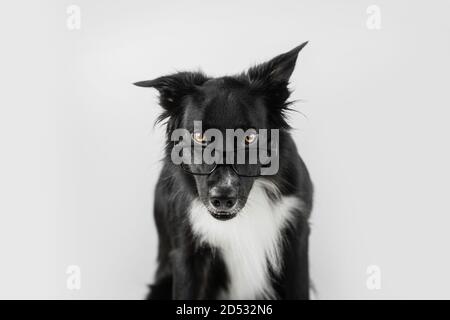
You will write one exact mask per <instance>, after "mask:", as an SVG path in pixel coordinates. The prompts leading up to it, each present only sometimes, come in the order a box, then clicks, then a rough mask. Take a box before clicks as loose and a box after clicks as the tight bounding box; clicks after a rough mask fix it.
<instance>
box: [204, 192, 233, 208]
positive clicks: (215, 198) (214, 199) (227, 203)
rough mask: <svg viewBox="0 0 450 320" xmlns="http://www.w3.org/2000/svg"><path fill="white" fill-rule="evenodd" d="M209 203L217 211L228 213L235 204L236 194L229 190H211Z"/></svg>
mask: <svg viewBox="0 0 450 320" xmlns="http://www.w3.org/2000/svg"><path fill="white" fill-rule="evenodd" d="M209 202H210V203H211V205H212V206H213V207H214V208H215V209H217V210H219V211H228V210H230V209H231V208H233V207H234V205H235V204H236V202H237V194H236V192H235V191H234V190H233V189H231V188H213V189H212V190H211V192H210V196H209Z"/></svg>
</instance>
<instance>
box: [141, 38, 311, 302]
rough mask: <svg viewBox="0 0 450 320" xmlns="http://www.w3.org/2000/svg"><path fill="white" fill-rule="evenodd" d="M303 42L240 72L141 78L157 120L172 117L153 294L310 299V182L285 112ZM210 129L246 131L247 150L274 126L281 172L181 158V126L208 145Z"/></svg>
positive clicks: (159, 191) (159, 195)
mask: <svg viewBox="0 0 450 320" xmlns="http://www.w3.org/2000/svg"><path fill="white" fill-rule="evenodd" d="M306 44H307V42H305V43H303V44H301V45H300V46H298V47H296V48H294V49H293V50H291V51H289V52H286V53H284V54H281V55H279V56H277V57H275V58H273V59H272V60H270V61H268V62H265V63H262V64H259V65H256V66H254V67H252V68H250V69H248V70H247V71H246V72H244V73H242V74H239V75H235V76H225V77H220V78H212V77H208V76H206V75H205V74H203V73H200V72H178V73H175V74H171V75H167V76H162V77H159V78H157V79H154V80H148V81H141V82H137V83H135V85H137V86H140V87H150V88H155V89H156V90H158V91H159V98H160V105H161V107H162V109H163V112H162V114H161V115H160V117H159V118H158V121H166V125H167V130H166V134H167V136H166V140H167V143H166V148H165V158H164V165H163V169H162V172H161V174H160V177H159V181H158V183H157V186H156V191H155V203H154V217H155V223H156V226H157V230H158V236H159V247H158V267H157V271H156V275H155V280H154V283H153V284H152V285H151V286H150V293H149V295H148V298H149V299H308V298H309V289H310V286H309V271H308V236H309V224H308V219H309V216H310V212H311V209H312V198H313V187H312V182H311V180H310V177H309V174H308V171H307V168H306V166H305V164H304V162H303V161H302V159H301V158H300V156H299V154H298V152H297V148H296V146H295V143H294V141H293V139H292V137H291V135H290V133H289V129H290V127H289V125H288V123H287V120H286V113H287V111H289V110H290V107H291V105H292V102H290V101H289V96H290V90H289V88H288V84H289V79H290V76H291V74H292V72H293V70H294V67H295V63H296V60H297V56H298V53H299V52H300V51H301V50H302V49H303V47H304V46H305V45H306ZM196 121H197V122H201V125H202V129H201V130H197V129H196V128H195V126H194V122H196ZM212 128H214V129H215V130H216V131H219V132H222V133H225V132H226V131H227V130H229V129H233V130H236V129H242V130H245V132H246V133H245V135H244V137H243V140H244V141H243V143H242V145H243V146H244V148H245V147H248V146H249V145H250V144H252V143H253V142H254V141H255V140H257V139H258V138H259V132H260V130H261V129H266V130H277V132H278V136H277V140H278V141H277V144H276V150H272V149H271V152H272V153H273V154H276V155H277V158H278V164H277V172H275V173H272V174H266V175H264V174H261V170H262V168H263V167H264V165H263V164H261V163H259V162H257V163H253V164H248V163H244V164H236V165H234V164H229V163H228V162H227V163H223V162H217V163H212V164H211V163H208V164H205V163H194V164H193V163H192V162H191V163H182V164H179V163H178V164H177V163H175V162H174V160H173V154H174V153H173V151H174V148H175V146H176V145H177V144H176V143H175V142H174V141H173V139H172V137H173V133H174V131H175V130H179V129H183V130H185V131H186V132H188V133H190V135H189V139H191V140H192V142H193V144H194V145H200V146H201V147H202V148H203V147H205V145H208V143H210V142H212V139H210V138H209V137H208V136H207V135H206V134H205V130H207V129H212ZM237 140H239V139H237ZM239 143H240V142H239V141H237V144H239ZM239 145H241V144H239ZM271 146H272V144H271ZM228 151H229V150H228V149H227V150H225V151H224V152H228ZM184 153H186V154H188V153H190V152H189V151H187V152H186V148H184V149H183V151H182V152H181V154H184ZM215 153H217V150H216V152H215ZM218 154H221V152H218Z"/></svg>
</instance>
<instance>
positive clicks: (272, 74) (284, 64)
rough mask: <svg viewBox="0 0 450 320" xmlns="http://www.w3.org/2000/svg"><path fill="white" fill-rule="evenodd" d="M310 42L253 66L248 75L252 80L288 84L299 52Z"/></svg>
mask: <svg viewBox="0 0 450 320" xmlns="http://www.w3.org/2000/svg"><path fill="white" fill-rule="evenodd" d="M307 44H308V41H306V42H304V43H302V44H301V45H299V46H298V47H295V48H294V49H292V50H291V51H288V52H286V53H283V54H280V55H279V56H276V57H275V58H273V59H272V60H270V61H268V62H265V63H262V64H260V65H257V66H255V67H252V68H250V69H249V70H248V72H247V76H248V78H249V80H250V81H257V82H260V81H262V82H266V83H267V82H270V83H278V84H287V83H288V82H289V78H290V77H291V75H292V72H293V71H294V68H295V62H296V61H297V56H298V53H299V52H300V51H301V50H302V49H303V48H304V47H305V46H306V45H307Z"/></svg>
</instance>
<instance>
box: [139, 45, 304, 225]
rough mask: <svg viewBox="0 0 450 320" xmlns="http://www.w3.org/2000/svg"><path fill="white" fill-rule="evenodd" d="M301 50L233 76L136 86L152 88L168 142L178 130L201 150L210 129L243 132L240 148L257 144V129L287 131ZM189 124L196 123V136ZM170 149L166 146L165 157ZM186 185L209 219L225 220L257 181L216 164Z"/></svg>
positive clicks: (172, 78) (185, 75)
mask: <svg viewBox="0 0 450 320" xmlns="http://www.w3.org/2000/svg"><path fill="white" fill-rule="evenodd" d="M305 45H306V43H303V44H302V45H300V46H298V47H297V48H295V49H293V50H291V51H289V52H287V53H285V54H282V55H279V56H277V57H275V58H274V59H272V60H270V61H268V62H266V63H263V64H261V65H257V66H255V67H253V68H251V69H249V70H248V71H247V72H246V73H243V74H241V75H238V76H233V77H222V78H209V77H207V76H205V75H203V74H201V73H191V72H180V73H176V74H173V75H169V76H164V77H160V78H157V79H155V80H149V81H142V82H138V83H136V85H138V86H142V87H153V88H156V89H157V90H158V91H159V92H160V104H161V106H162V107H163V108H164V113H163V114H162V115H161V116H160V120H163V119H166V118H168V122H167V134H168V136H167V137H168V139H169V138H170V137H171V134H172V132H173V131H174V130H175V129H180V128H183V129H187V130H188V131H189V132H190V133H191V135H190V136H191V137H192V139H193V144H199V143H200V144H206V143H208V137H206V135H204V133H205V132H206V131H207V130H208V129H215V130H217V131H219V132H221V133H222V134H223V136H226V131H227V129H232V130H237V129H242V130H243V131H244V132H245V135H244V136H243V137H242V139H243V141H241V142H242V144H243V145H248V144H250V143H257V142H256V140H257V139H258V135H257V133H258V132H259V130H260V129H269V130H270V129H280V130H283V129H287V128H288V125H287V123H286V121H285V117H284V115H285V112H286V110H287V108H288V105H289V102H287V99H288V98H289V90H288V88H287V85H288V82H289V78H290V76H291V74H292V72H293V70H294V67H295V62H296V60H297V55H298V53H299V52H300V50H301V49H302V48H303V47H304V46H305ZM195 122H197V123H198V122H201V132H198V128H196V126H195V124H194V123H195ZM239 143H240V141H237V144H239ZM171 145H172V144H171V142H170V141H168V143H167V146H168V148H167V151H168V152H170V151H171ZM180 170H181V169H180ZM188 171H189V170H188ZM191 171H192V172H194V170H191ZM192 172H191V173H192ZM184 174H187V175H190V173H184ZM192 179H194V181H195V186H196V196H198V197H199V198H200V200H201V201H202V202H203V204H204V205H205V206H206V207H207V208H208V211H209V212H210V214H211V215H212V216H213V217H215V218H217V219H220V220H228V219H231V218H233V217H235V216H236V215H237V214H238V213H239V211H240V210H241V209H242V208H244V206H245V205H246V203H247V198H248V195H249V193H250V190H251V188H252V186H253V183H254V181H255V179H258V177H256V176H254V175H248V174H245V172H244V174H243V172H241V170H236V167H235V166H232V165H228V164H221V165H217V166H215V169H214V170H213V171H212V172H210V173H209V174H201V175H199V174H192Z"/></svg>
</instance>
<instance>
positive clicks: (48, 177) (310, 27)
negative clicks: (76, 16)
mask: <svg viewBox="0 0 450 320" xmlns="http://www.w3.org/2000/svg"><path fill="white" fill-rule="evenodd" d="M71 4H75V5H78V6H79V7H80V9H81V29H80V30H69V29H68V28H67V18H68V15H67V13H66V9H67V7H68V6H69V5H71ZM370 5H377V6H379V8H380V10H381V29H380V30H370V29H368V28H367V26H366V21H367V18H368V14H367V13H366V9H367V8H368V7H369V6H370ZM449 14H450V4H449V3H448V1H444V0H442V1H406V0H405V1H399V0H395V1H381V0H380V1H356V0H355V1H331V0H329V1H320V2H319V1H297V0H295V1H294V0H292V1H164V2H163V1H148V0H147V1H129V0H127V1H125V0H121V1H114V2H113V1H106V0H104V1H87V0H77V1H73V2H68V1H56V0H55V1H4V2H2V4H1V10H0V36H1V39H2V40H1V54H0V55H1V59H0V70H1V72H0V86H1V94H0V142H1V149H0V257H1V258H0V298H70V299H72V298H74V299H80V298H87V299H91V298H127V299H128V298H133V299H140V298H142V297H143V296H144V295H145V293H146V285H147V284H148V283H150V281H151V279H152V277H153V271H154V269H155V258H156V243H157V239H156V234H155V228H154V225H153V217H152V203H153V190H154V185H155V183H156V179H157V176H158V172H159V168H160V161H159V160H160V159H161V156H162V152H161V151H162V141H163V128H161V127H156V128H153V122H154V121H155V119H156V117H157V116H158V113H159V112H160V109H159V106H158V105H157V103H156V102H157V99H156V97H157V95H156V92H154V91H153V90H151V89H142V88H137V87H134V86H132V85H131V83H132V82H135V81H139V80H147V79H152V78H155V77H158V76H160V75H163V74H166V73H170V72H173V71H175V70H190V69H194V70H195V69H199V68H201V69H202V70H204V71H205V72H207V73H208V74H211V75H216V76H219V75H223V74H233V73H237V72H240V71H242V70H244V69H245V68H247V67H248V66H250V65H253V64H255V63H257V62H262V61H265V60H267V59H270V58H271V57H273V56H275V55H277V54H280V53H282V52H285V51H287V50H290V49H291V48H293V47H295V46H296V45H298V44H300V43H302V42H303V41H306V40H310V43H309V45H308V46H307V47H306V48H305V49H304V50H303V51H302V52H301V54H300V57H299V60H298V64H297V68H296V71H295V73H294V74H293V77H292V88H294V89H295V92H294V94H293V99H302V100H303V101H302V102H298V103H296V106H295V108H296V109H297V110H299V111H301V112H302V113H303V114H304V115H305V116H302V114H300V113H292V114H291V124H292V125H293V126H294V127H295V128H296V130H295V131H293V135H294V136H295V140H296V142H297V144H298V146H299V150H300V152H301V155H302V157H303V158H304V160H305V161H306V163H307V165H308V167H309V169H310V172H311V175H312V178H313V181H314V183H315V187H316V197H315V208H314V211H313V218H312V237H311V247H310V252H311V276H312V279H313V281H314V283H315V286H316V288H317V291H318V296H319V298H322V299H335V298H343V299H347V298H360V299H372V298H374V299H377V298H387V299H391V298H450V291H449V287H450V273H449V272H448V270H450V257H449V248H448V245H449V243H450V232H449V230H450V216H449V215H450V203H449V198H450V197H449V194H448V193H449V187H448V184H449V179H450V169H449V163H450V152H449V150H448V149H449V142H448V140H449V139H448V138H449V134H450V129H449V128H448V122H449V116H450V111H449V109H450V96H449V71H450V70H449V69H450V68H449V66H450V62H449V57H450V37H449V34H450V32H449V31H450V20H449V19H448V17H449ZM69 265H78V266H80V268H81V273H82V274H81V277H82V278H81V289H80V290H72V291H71V290H68V289H67V287H66V279H67V274H66V268H67V267H68V266H69ZM370 265H377V266H379V267H380V269H381V289H380V290H369V289H368V288H367V286H366V280H367V277H368V275H367V274H366V269H367V267H368V266H370Z"/></svg>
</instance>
